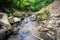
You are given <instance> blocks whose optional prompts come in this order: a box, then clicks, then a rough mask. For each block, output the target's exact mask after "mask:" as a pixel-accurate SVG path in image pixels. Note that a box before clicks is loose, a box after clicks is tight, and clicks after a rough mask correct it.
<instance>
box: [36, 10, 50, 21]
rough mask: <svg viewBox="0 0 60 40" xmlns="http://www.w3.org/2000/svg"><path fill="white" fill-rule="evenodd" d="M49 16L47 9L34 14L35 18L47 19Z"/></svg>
mask: <svg viewBox="0 0 60 40" xmlns="http://www.w3.org/2000/svg"><path fill="white" fill-rule="evenodd" d="M49 18H50V13H49V11H48V10H45V11H44V12H43V13H37V14H36V20H42V21H43V20H48V19H49Z"/></svg>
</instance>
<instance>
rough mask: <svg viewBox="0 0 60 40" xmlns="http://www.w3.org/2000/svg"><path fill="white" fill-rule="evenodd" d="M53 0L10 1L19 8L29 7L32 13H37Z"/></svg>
mask: <svg viewBox="0 0 60 40" xmlns="http://www.w3.org/2000/svg"><path fill="white" fill-rule="evenodd" d="M53 1H54V0H12V2H13V3H14V4H15V5H17V6H18V7H20V8H24V7H29V8H30V9H32V10H33V11H38V10H40V9H41V8H42V7H45V6H47V5H49V4H50V3H52V2H53Z"/></svg>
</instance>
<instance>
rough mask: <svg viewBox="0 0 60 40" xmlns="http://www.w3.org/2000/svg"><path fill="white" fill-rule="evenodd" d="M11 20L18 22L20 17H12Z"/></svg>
mask: <svg viewBox="0 0 60 40" xmlns="http://www.w3.org/2000/svg"><path fill="white" fill-rule="evenodd" d="M13 20H14V22H19V21H21V19H20V18H17V17H14V18H13Z"/></svg>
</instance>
